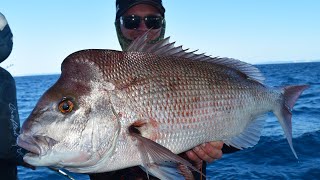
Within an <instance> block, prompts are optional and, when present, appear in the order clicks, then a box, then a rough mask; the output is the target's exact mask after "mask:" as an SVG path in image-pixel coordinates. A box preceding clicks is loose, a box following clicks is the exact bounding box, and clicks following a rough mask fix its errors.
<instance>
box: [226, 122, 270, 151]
mask: <svg viewBox="0 0 320 180" xmlns="http://www.w3.org/2000/svg"><path fill="white" fill-rule="evenodd" d="M265 119H266V116H259V117H258V118H256V119H254V120H253V121H251V122H250V123H249V124H248V125H247V127H246V128H245V129H244V131H243V132H241V133H240V134H238V135H237V136H234V137H231V138H229V139H226V140H223V142H224V143H225V144H226V145H228V146H233V147H235V148H238V149H244V148H249V147H253V146H254V145H256V144H257V143H258V141H259V140H260V136H261V131H262V129H263V126H264V122H265Z"/></svg>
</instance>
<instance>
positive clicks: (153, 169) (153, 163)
mask: <svg viewBox="0 0 320 180" xmlns="http://www.w3.org/2000/svg"><path fill="white" fill-rule="evenodd" d="M130 135H131V136H133V137H135V138H136V140H137V147H138V150H139V153H140V156H141V158H142V166H143V168H144V170H145V171H146V172H147V174H148V172H150V173H151V174H152V175H154V176H156V177H157V178H160V179H171V178H168V177H175V178H174V179H176V178H178V179H179V177H180V178H181V177H182V175H181V174H183V175H185V174H186V173H185V172H184V171H182V168H179V166H182V167H187V168H185V169H188V168H189V169H191V170H194V171H196V172H198V173H200V174H201V175H203V174H202V172H200V171H199V170H198V169H197V168H195V167H194V166H193V165H192V164H191V163H190V162H188V161H187V160H185V159H183V158H182V157H180V156H179V155H177V154H174V153H173V152H172V151H170V150H169V149H167V148H166V147H164V146H162V145H160V144H158V143H156V142H154V141H152V140H150V139H147V138H145V137H143V136H141V135H140V134H139V133H137V132H135V131H131V132H130ZM169 172H170V173H169ZM203 176H204V175H203ZM184 178H185V177H184Z"/></svg>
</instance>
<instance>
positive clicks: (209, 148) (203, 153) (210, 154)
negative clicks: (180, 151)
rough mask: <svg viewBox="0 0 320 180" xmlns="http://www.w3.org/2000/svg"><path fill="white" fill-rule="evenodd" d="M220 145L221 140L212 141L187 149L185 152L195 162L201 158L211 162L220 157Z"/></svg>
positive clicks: (221, 145)
mask: <svg viewBox="0 0 320 180" xmlns="http://www.w3.org/2000/svg"><path fill="white" fill-rule="evenodd" d="M222 147H223V142H222V141H214V142H209V143H204V144H201V145H199V146H197V147H195V148H193V149H192V150H189V151H187V152H186V154H187V156H188V158H189V159H190V160H191V161H193V162H194V163H196V164H197V163H199V162H201V161H202V160H203V161H206V162H208V163H211V162H213V161H214V160H216V159H220V158H221V157H222V150H221V149H222Z"/></svg>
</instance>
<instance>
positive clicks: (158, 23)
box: [120, 15, 163, 29]
mask: <svg viewBox="0 0 320 180" xmlns="http://www.w3.org/2000/svg"><path fill="white" fill-rule="evenodd" d="M141 20H143V21H144V23H145V25H146V26H147V28H148V29H150V28H152V29H159V28H161V27H162V24H163V17H162V16H157V15H149V16H145V17H140V16H137V15H129V16H121V17H120V23H121V24H122V25H123V26H124V27H125V28H126V29H137V28H139V26H140V23H141Z"/></svg>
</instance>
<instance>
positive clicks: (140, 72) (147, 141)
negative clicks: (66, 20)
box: [18, 34, 308, 179]
mask: <svg viewBox="0 0 320 180" xmlns="http://www.w3.org/2000/svg"><path fill="white" fill-rule="evenodd" d="M146 41H147V34H145V35H143V36H142V37H140V38H138V39H136V40H135V41H134V42H133V43H132V44H131V46H130V47H129V49H128V51H127V52H120V51H113V50H98V49H92V50H82V51H78V52H75V53H73V54H71V55H69V56H68V57H67V58H66V59H65V60H64V61H63V63H62V67H61V70H62V73H61V76H60V78H59V80H58V81H57V82H56V83H55V84H54V85H53V86H52V87H51V88H50V89H48V90H47V91H46V92H45V93H44V95H43V96H42V97H41V99H40V100H39V102H38V103H37V105H36V107H35V108H34V110H33V111H32V113H31V114H30V116H29V117H28V119H27V120H26V121H25V122H24V123H23V126H22V131H21V135H20V136H19V138H18V145H19V146H21V147H23V148H25V149H27V150H29V151H30V153H28V154H26V155H25V157H24V160H25V161H26V162H27V163H29V164H31V165H33V166H54V167H61V168H65V169H67V170H69V171H72V172H78V173H99V172H108V171H114V170H118V169H123V168H126V167H131V166H137V165H140V166H142V168H144V169H145V170H147V172H150V173H151V174H153V175H155V176H156V177H158V178H160V179H166V178H174V177H178V176H179V175H180V174H179V173H178V172H179V170H177V165H183V166H184V167H189V168H191V169H194V170H195V168H194V167H193V166H192V165H191V164H190V163H189V162H188V161H186V160H184V159H182V158H181V157H179V156H178V155H176V154H178V153H181V152H184V151H187V150H189V149H192V148H193V147H195V146H198V145H199V144H202V143H204V142H209V141H218V140H222V141H224V143H226V144H227V145H231V146H234V147H236V148H239V149H243V148H247V147H252V146H254V145H255V144H257V142H258V141H259V137H260V132H261V129H262V128H263V125H264V120H263V118H260V117H261V115H263V114H265V113H266V112H269V111H272V112H273V113H274V114H275V115H276V116H277V118H278V120H279V122H280V124H281V126H282V128H283V130H284V133H285V136H286V138H287V140H288V142H289V145H290V147H291V149H292V152H293V153H294V155H295V156H296V153H295V151H294V149H293V146H292V127H291V116H292V114H291V109H292V108H293V106H294V104H295V101H296V100H297V98H298V97H299V96H300V94H301V93H302V91H303V90H305V89H306V88H307V87H308V86H306V85H300V86H287V87H283V88H270V87H267V86H265V85H264V84H263V76H262V74H261V73H260V72H259V70H258V69H257V68H255V67H253V66H252V65H249V64H247V63H244V62H241V61H239V60H235V59H230V58H218V57H209V56H206V55H203V54H195V53H193V52H186V50H183V49H182V48H181V46H179V47H174V45H173V44H174V43H169V38H166V39H165V40H163V41H161V42H159V43H157V44H154V45H149V44H147V43H146ZM296 157H297V156H296ZM168 168H169V171H168ZM168 172H173V173H171V175H170V176H169V175H168V174H170V173H168ZM172 176H173V177H172Z"/></svg>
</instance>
